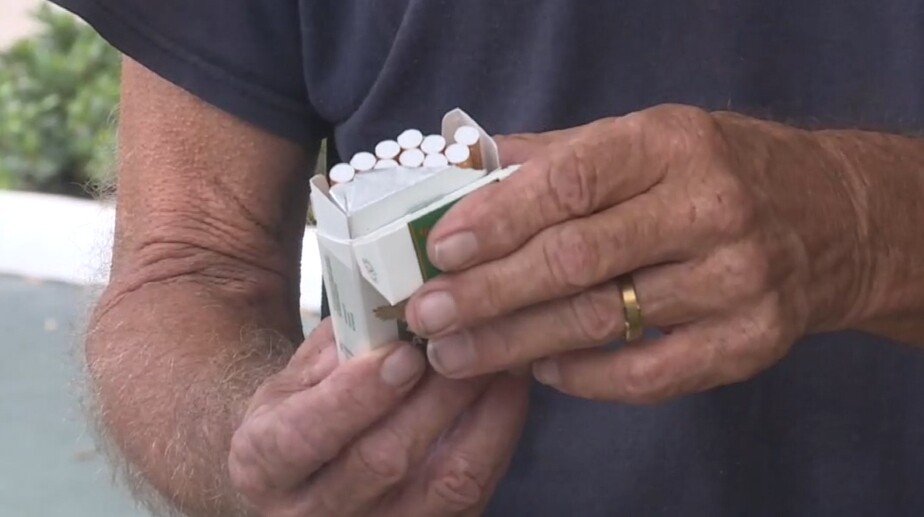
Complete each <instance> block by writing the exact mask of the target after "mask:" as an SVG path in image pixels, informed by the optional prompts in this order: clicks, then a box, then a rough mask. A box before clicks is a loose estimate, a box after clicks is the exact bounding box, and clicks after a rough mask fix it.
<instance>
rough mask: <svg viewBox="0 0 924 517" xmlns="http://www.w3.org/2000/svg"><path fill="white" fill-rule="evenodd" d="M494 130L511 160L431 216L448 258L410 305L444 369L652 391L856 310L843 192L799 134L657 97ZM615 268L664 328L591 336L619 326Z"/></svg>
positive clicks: (605, 393)
mask: <svg viewBox="0 0 924 517" xmlns="http://www.w3.org/2000/svg"><path fill="white" fill-rule="evenodd" d="M499 140H500V148H501V151H502V155H503V159H504V161H506V162H508V163H523V167H522V169H521V170H520V171H518V172H517V173H516V174H514V175H513V176H512V177H510V178H509V179H507V180H505V181H503V182H500V183H499V184H497V185H493V186H490V187H487V188H485V189H483V190H482V191H479V192H476V193H475V194H473V195H471V196H468V197H467V198H466V199H464V200H463V201H462V202H460V203H459V204H458V205H457V206H455V207H454V208H453V209H452V210H451V211H450V212H449V213H448V214H447V215H446V216H445V217H444V218H443V219H442V220H441V221H440V223H439V224H438V225H437V227H436V228H434V230H433V232H432V233H431V236H430V240H429V245H430V247H429V254H430V256H431V258H432V260H433V261H434V263H435V264H436V265H437V266H438V267H441V268H442V269H444V270H446V271H450V272H453V273H452V274H448V275H444V276H441V277H438V278H437V279H434V280H433V281H431V282H429V283H428V284H427V285H425V286H424V287H423V288H421V289H420V291H419V292H418V293H416V294H415V296H414V297H413V299H412V301H411V302H410V304H409V306H408V315H409V316H408V317H409V321H410V322H411V325H412V327H413V328H414V329H415V330H416V331H417V332H420V333H421V334H423V335H426V336H429V337H431V338H434V339H432V340H431V342H430V347H429V357H430V361H431V362H432V364H433V366H434V367H435V368H436V369H437V370H438V371H440V372H441V373H443V374H444V375H446V376H449V377H453V378H464V377H469V376H472V375H478V374H482V373H485V372H492V371H498V370H502V369H506V368H509V367H511V366H515V365H519V364H524V363H530V362H532V363H533V373H534V375H535V377H536V378H537V379H538V380H539V381H541V382H544V383H547V384H550V385H552V386H554V387H556V388H558V389H559V390H561V391H564V392H566V393H569V394H573V395H576V396H580V397H585V398H591V399H601V400H614V401H628V402H653V401H659V400H664V399H668V398H671V397H675V396H678V395H681V394H686V393H692V392H697V391H701V390H705V389H708V388H711V387H714V386H719V385H723V384H728V383H733V382H737V381H741V380H744V379H747V378H749V377H751V376H753V375H754V374H756V373H757V372H760V371H761V370H763V369H765V368H767V367H768V366H770V365H771V364H773V363H774V362H776V361H777V360H779V359H780V358H781V357H782V356H784V355H785V354H786V352H787V351H788V349H789V348H790V346H791V345H792V343H793V342H794V341H795V340H796V339H797V338H798V337H800V336H802V335H803V334H805V333H807V332H810V331H813V330H820V329H824V328H833V327H835V326H837V325H838V324H840V323H841V322H842V321H843V319H844V318H845V317H846V315H847V314H848V313H849V312H850V311H851V309H852V308H851V307H850V306H849V305H845V298H844V297H843V296H841V295H843V294H845V293H847V292H849V289H851V286H850V284H845V283H844V282H843V281H842V280H843V279H844V278H852V277H853V276H854V275H853V271H854V269H855V267H856V265H855V263H854V259H853V258H852V251H853V250H854V249H855V248H856V246H857V244H856V243H857V239H856V238H855V236H856V230H855V229H856V227H857V224H856V221H857V218H856V214H855V211H854V204H853V197H852V195H853V193H852V192H851V190H850V188H848V186H846V185H845V182H844V181H843V180H838V178H837V172H836V170H835V168H834V166H833V161H826V160H827V154H826V153H825V152H824V149H823V148H822V146H821V145H820V144H819V143H818V142H817V141H816V140H815V139H814V137H813V135H812V134H811V133H809V132H805V131H799V130H796V129H793V128H788V127H784V126H778V125H774V124H769V123H764V122H758V121H754V120H752V119H746V118H744V117H738V116H735V115H731V114H709V113H706V112H704V111H701V110H698V109H695V108H690V107H685V106H659V107H656V108H652V109H649V110H645V111H642V112H638V113H635V114H632V115H629V116H626V117H621V118H611V119H604V120H600V121H597V122H594V123H591V124H589V125H586V126H582V127H577V128H574V129H568V130H563V131H557V132H552V133H546V134H539V135H516V136H510V137H505V138H500V139H499ZM794 191H795V192H794ZM800 191H801V192H814V193H818V192H824V193H825V196H826V197H825V198H824V199H818V200H817V202H818V203H821V204H822V207H823V209H824V210H826V211H827V212H828V213H827V214H826V215H829V216H834V217H836V218H837V219H829V218H820V217H815V218H813V217H810V215H811V214H810V213H808V212H806V210H807V208H806V206H807V205H808V203H807V202H805V201H804V200H803V199H802V198H800V197H799V196H797V195H796V194H798V193H801V192H800ZM837 221H841V222H840V223H838V222H837ZM626 273H631V274H632V275H633V277H634V281H635V286H636V291H637V293H638V297H639V299H640V304H641V307H642V313H643V317H644V321H645V324H646V325H647V326H649V327H654V328H659V329H662V330H666V331H667V334H666V335H664V336H661V337H656V338H649V339H647V340H643V341H641V342H638V343H632V344H630V345H629V346H622V347H620V348H618V349H616V350H612V349H603V348H600V345H601V344H604V343H607V342H611V341H613V340H617V339H620V338H621V337H622V336H623V334H624V331H625V323H624V312H623V307H622V298H621V295H620V291H619V288H618V286H617V285H616V283H615V282H614V281H613V280H614V279H615V278H616V277H617V276H619V275H622V274H626ZM847 299H849V298H847Z"/></svg>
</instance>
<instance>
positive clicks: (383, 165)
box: [373, 160, 398, 170]
mask: <svg viewBox="0 0 924 517" xmlns="http://www.w3.org/2000/svg"><path fill="white" fill-rule="evenodd" d="M397 166H398V162H396V161H394V160H379V163H377V164H375V167H373V170H378V169H394V168H395V167H397Z"/></svg>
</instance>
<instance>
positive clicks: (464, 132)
mask: <svg viewBox="0 0 924 517" xmlns="http://www.w3.org/2000/svg"><path fill="white" fill-rule="evenodd" d="M452 138H453V140H454V141H455V142H456V143H457V144H462V145H464V146H466V147H471V146H473V145H475V144H477V143H478V140H480V139H481V135H480V134H479V133H478V130H477V129H475V128H474V127H472V126H462V127H460V128H459V129H456V132H455V133H454V134H453V136H452Z"/></svg>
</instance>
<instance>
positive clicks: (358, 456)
mask: <svg viewBox="0 0 924 517" xmlns="http://www.w3.org/2000/svg"><path fill="white" fill-rule="evenodd" d="M355 460H356V462H357V463H358V465H359V467H360V469H361V470H362V471H363V472H364V473H365V474H366V475H367V476H369V477H371V478H372V479H374V480H375V481H374V482H375V483H376V484H377V485H379V486H391V485H394V484H397V483H398V482H399V481H401V480H402V479H404V477H405V476H407V473H408V470H409V469H410V457H409V452H408V445H407V440H405V439H404V438H403V435H402V434H401V433H399V432H398V431H397V430H395V429H393V428H390V427H384V428H381V429H380V430H379V431H378V432H377V433H376V434H375V435H374V436H371V437H369V438H367V439H365V440H363V441H361V442H360V443H359V445H358V446H357V447H356V449H355Z"/></svg>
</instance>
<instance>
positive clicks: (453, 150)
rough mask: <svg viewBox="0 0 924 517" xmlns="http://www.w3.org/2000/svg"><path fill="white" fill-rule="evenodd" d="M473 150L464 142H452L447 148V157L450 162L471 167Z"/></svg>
mask: <svg viewBox="0 0 924 517" xmlns="http://www.w3.org/2000/svg"><path fill="white" fill-rule="evenodd" d="M471 157H472V151H471V150H470V149H469V148H468V146H466V145H463V144H452V145H450V146H449V147H447V148H446V159H447V160H448V161H449V163H451V164H453V165H457V166H459V167H463V168H469V167H471V165H472V163H471Z"/></svg>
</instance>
